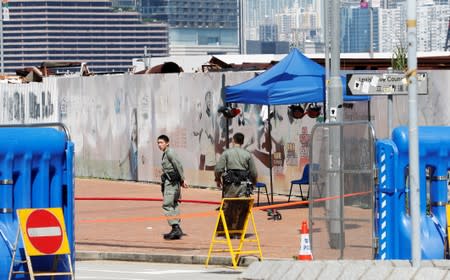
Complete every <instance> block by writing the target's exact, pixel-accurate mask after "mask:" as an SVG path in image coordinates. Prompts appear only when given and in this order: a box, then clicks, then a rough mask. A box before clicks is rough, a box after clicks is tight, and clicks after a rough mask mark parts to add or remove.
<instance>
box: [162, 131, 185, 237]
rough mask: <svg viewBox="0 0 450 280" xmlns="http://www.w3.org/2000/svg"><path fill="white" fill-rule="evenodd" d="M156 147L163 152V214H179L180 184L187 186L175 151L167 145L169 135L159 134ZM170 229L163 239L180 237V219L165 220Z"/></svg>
mask: <svg viewBox="0 0 450 280" xmlns="http://www.w3.org/2000/svg"><path fill="white" fill-rule="evenodd" d="M158 148H159V149H160V150H161V151H162V152H163V155H162V161H161V165H162V175H161V192H162V194H163V205H162V208H163V212H164V215H165V216H178V215H180V207H179V202H178V201H179V199H180V194H181V190H180V186H182V187H184V188H187V183H186V181H185V180H184V174H183V166H182V165H181V162H180V161H179V160H178V157H177V155H176V154H175V152H174V151H173V150H172V149H171V148H170V147H169V137H167V136H166V135H160V136H159V137H158ZM167 222H168V223H169V225H170V226H172V230H171V231H170V232H169V233H167V234H164V239H166V240H174V239H180V238H181V236H182V235H183V232H182V231H181V228H180V219H178V218H177V219H169V220H167Z"/></svg>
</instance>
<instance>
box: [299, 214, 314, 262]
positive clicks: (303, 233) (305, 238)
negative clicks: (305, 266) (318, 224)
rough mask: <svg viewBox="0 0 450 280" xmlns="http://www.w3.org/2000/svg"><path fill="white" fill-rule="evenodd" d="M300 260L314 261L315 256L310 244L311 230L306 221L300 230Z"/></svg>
mask: <svg viewBox="0 0 450 280" xmlns="http://www.w3.org/2000/svg"><path fill="white" fill-rule="evenodd" d="M297 259H298V260H300V261H312V260H313V255H312V253H311V243H309V230H308V224H307V223H306V221H303V222H302V228H301V229H300V251H299V252H298V257H297Z"/></svg>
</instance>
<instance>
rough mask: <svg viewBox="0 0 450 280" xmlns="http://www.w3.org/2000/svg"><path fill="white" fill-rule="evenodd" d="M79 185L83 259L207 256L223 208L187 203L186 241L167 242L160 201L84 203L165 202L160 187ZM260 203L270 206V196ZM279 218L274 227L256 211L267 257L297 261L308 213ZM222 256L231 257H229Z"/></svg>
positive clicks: (195, 194) (206, 197)
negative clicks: (127, 255) (99, 254)
mask: <svg viewBox="0 0 450 280" xmlns="http://www.w3.org/2000/svg"><path fill="white" fill-rule="evenodd" d="M75 185H76V188H75V189H76V191H75V196H76V198H77V200H76V203H75V209H76V219H75V220H76V226H75V228H76V230H75V241H76V243H75V244H76V250H77V252H78V253H79V254H80V253H81V252H87V251H91V252H92V251H94V252H104V253H142V254H153V255H185V256H206V255H207V254H208V250H209V245H210V243H211V238H212V234H213V231H214V227H215V223H216V219H217V213H218V212H217V211H215V209H216V208H217V207H218V206H219V205H218V204H205V203H182V204H181V211H182V215H183V218H182V224H181V227H182V229H183V231H184V233H186V235H185V236H183V238H182V239H181V240H174V241H166V240H164V239H163V238H162V235H163V234H164V233H166V232H168V231H169V230H170V228H169V226H168V224H167V222H166V220H165V219H164V217H162V209H161V201H125V200H80V199H79V198H106V197H114V198H141V199H142V198H155V199H160V198H161V193H160V189H159V185H155V184H145V183H133V182H123V181H108V180H96V179H76V182H75ZM182 199H185V200H202V201H210V202H217V203H219V201H220V200H221V192H220V191H218V190H209V189H198V188H189V189H183V193H182ZM260 199H261V200H262V199H264V201H266V198H265V196H264V197H260ZM274 200H275V201H279V202H286V201H287V197H285V196H281V197H277V196H276V197H274ZM265 204H267V203H265ZM261 205H262V203H261ZM280 213H281V215H282V219H281V220H276V221H274V220H272V219H269V216H268V215H267V212H266V211H260V210H255V211H254V217H255V221H256V222H255V224H256V228H257V232H258V234H259V237H260V240H261V245H262V251H263V257H265V258H277V259H279V258H285V259H292V257H293V256H297V254H298V250H299V246H300V239H299V237H300V235H299V228H300V225H301V222H302V221H303V220H306V219H307V215H308V209H307V207H306V206H305V205H297V206H295V207H290V208H289V209H282V210H281V211H280ZM222 255H223V256H228V255H229V253H226V254H222Z"/></svg>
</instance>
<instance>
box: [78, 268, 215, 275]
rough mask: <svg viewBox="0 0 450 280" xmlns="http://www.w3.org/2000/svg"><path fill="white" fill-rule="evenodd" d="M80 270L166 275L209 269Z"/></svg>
mask: <svg viewBox="0 0 450 280" xmlns="http://www.w3.org/2000/svg"><path fill="white" fill-rule="evenodd" d="M80 271H88V272H105V273H133V274H147V275H164V274H178V273H203V272H209V271H208V270H204V269H202V270H190V269H174V270H160V271H135V272H131V271H123V270H108V269H80Z"/></svg>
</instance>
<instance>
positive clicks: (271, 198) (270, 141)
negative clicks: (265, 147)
mask: <svg viewBox="0 0 450 280" xmlns="http://www.w3.org/2000/svg"><path fill="white" fill-rule="evenodd" d="M268 111H269V115H268V116H269V117H268V120H267V121H268V124H269V174H270V200H271V201H272V204H273V180H272V125H271V124H270V105H268Z"/></svg>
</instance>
